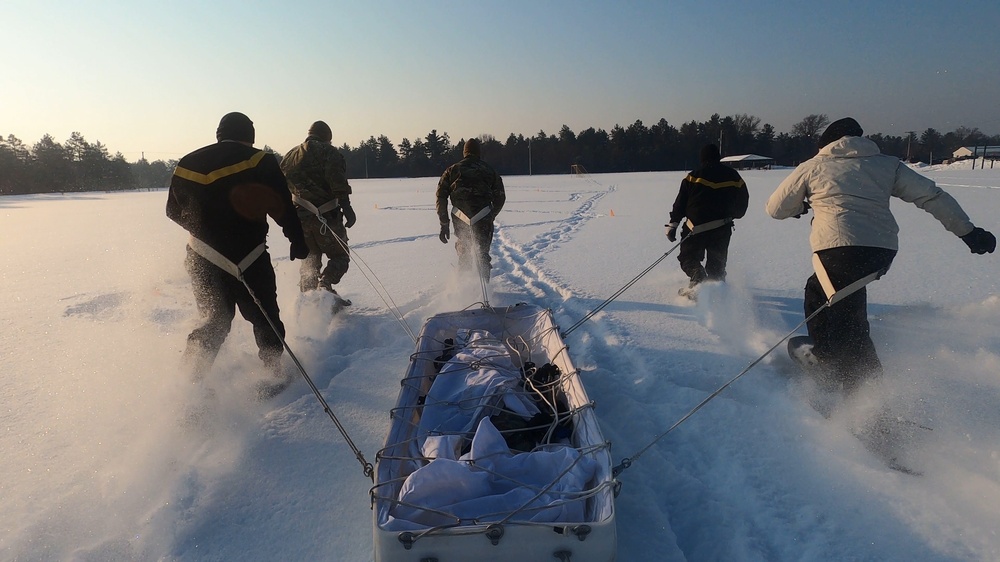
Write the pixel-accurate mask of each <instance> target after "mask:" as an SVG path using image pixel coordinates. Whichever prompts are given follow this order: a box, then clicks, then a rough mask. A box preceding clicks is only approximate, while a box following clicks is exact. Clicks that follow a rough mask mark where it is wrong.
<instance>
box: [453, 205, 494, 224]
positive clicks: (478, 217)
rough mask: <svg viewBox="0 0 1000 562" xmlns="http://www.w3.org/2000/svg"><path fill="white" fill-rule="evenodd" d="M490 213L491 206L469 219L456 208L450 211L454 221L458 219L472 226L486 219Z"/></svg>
mask: <svg viewBox="0 0 1000 562" xmlns="http://www.w3.org/2000/svg"><path fill="white" fill-rule="evenodd" d="M492 211H493V206H492V205H487V206H485V207H483V208H482V210H480V211H479V212H478V213H476V215H475V216H474V217H472V218H471V219H470V218H469V216H468V215H466V214H465V213H463V212H462V210H461V209H459V208H458V207H453V208H452V210H451V214H453V215H455V218H456V219H460V220H461V221H462V222H464V223H465V224H467V225H469V226H472V225H474V224H476V223H477V222H479V221H481V220H483V219H484V218H486V216H488V215H489V214H490V213H491V212H492Z"/></svg>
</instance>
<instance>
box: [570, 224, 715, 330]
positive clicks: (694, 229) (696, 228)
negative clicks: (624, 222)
mask: <svg viewBox="0 0 1000 562" xmlns="http://www.w3.org/2000/svg"><path fill="white" fill-rule="evenodd" d="M732 223H733V221H732V219H719V220H715V221H709V222H706V223H703V224H699V225H695V224H694V223H693V222H691V220H690V219H688V221H687V224H688V228H690V229H691V232H689V233H688V234H687V236H694V235H695V234H701V233H702V232H707V231H709V230H715V229H716V228H720V227H723V226H726V225H730V224H732ZM684 238H686V236H682V237H681V239H680V240H678V241H677V243H676V244H674V245H673V247H671V248H670V249H669V250H667V251H666V252H664V254H663V255H662V256H660V257H659V258H657V259H656V261H654V262H653V263H652V265H650V266H649V267H647V268H646V269H644V270H642V273H640V274H639V275H636V276H635V277H634V278H633V279H632V280H631V281H629V282H628V283H626V284H625V286H624V287H622V288H621V289H618V290H617V291H615V293H614V294H613V295H611V296H610V297H608V298H607V299H605V300H604V302H602V303H601V304H599V305H597V307H596V308H594V310H591V311H590V312H588V313H587V315H586V316H584V317H583V318H581V319H580V320H578V321H577V322H576V324H573V325H572V326H570V327H569V328H567V329H566V331H565V332H562V333H561V334H560V335H561V336H562V337H563V338H565V337H566V336H568V335H570V334H571V333H573V331H574V330H576V329H577V328H579V327H580V325H582V324H583V323H584V322H586V321H587V320H590V319H591V318H592V317H593V316H594V315H595V314H597V313H598V312H600V311H601V310H604V307H606V306H608V305H609V304H611V301H613V300H615V299H617V298H618V297H620V296H621V295H622V293H624V292H625V291H627V290H628V289H629V288H630V287H631V286H632V285H635V284H636V283H637V282H638V281H639V279H642V278H643V276H645V275H646V274H647V273H649V272H650V271H652V270H653V268H654V267H656V266H657V265H659V263H660V262H661V261H663V260H664V258H666V257H667V256H669V255H670V254H671V253H672V252H673V251H674V250H676V249H677V248H678V247H680V245H681V242H683V241H684Z"/></svg>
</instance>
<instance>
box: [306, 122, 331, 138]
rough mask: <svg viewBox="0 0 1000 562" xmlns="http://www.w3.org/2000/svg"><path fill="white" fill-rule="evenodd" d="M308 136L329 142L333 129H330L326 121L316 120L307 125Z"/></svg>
mask: <svg viewBox="0 0 1000 562" xmlns="http://www.w3.org/2000/svg"><path fill="white" fill-rule="evenodd" d="M309 136H310V137H316V138H318V139H319V140H321V141H323V142H330V141H332V140H333V131H331V130H330V126H329V125H327V124H326V123H324V122H322V121H317V122H315V123H313V124H312V125H309Z"/></svg>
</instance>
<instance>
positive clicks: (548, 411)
mask: <svg viewBox="0 0 1000 562" xmlns="http://www.w3.org/2000/svg"><path fill="white" fill-rule="evenodd" d="M473 317H474V318H478V317H479V315H478V314H474V315H473ZM499 318H500V320H501V325H500V326H496V325H495V324H489V329H488V330H489V331H486V330H487V329H486V328H483V330H484V331H486V335H487V336H488V337H484V338H481V339H480V338H472V339H468V340H467V341H465V339H464V338H461V339H460V338H458V337H455V338H452V337H450V332H448V331H447V330H444V329H439V328H437V327H435V328H434V329H431V330H429V331H428V330H427V328H426V327H425V332H423V333H422V334H421V336H420V338H419V339H420V341H419V343H418V349H417V351H416V352H415V353H413V354H412V355H411V356H410V363H411V368H410V370H408V372H407V374H406V376H404V378H403V379H402V380H401V381H400V384H401V386H402V390H401V396H404V395H407V396H410V399H406V400H403V399H401V400H400V402H399V404H398V405H397V407H395V408H392V409H391V410H390V415H391V418H392V420H393V428H394V429H393V430H391V431H390V434H389V439H387V443H386V446H385V448H383V449H382V450H380V451H379V452H378V454H377V458H378V461H379V474H380V477H382V478H383V480H381V481H379V482H378V484H376V485H375V486H373V487H372V488H371V490H370V494H371V497H372V502H373V507H376V506H377V507H376V509H379V510H385V511H384V512H383V511H379V513H380V515H379V516H378V517H382V516H383V514H384V516H385V517H386V518H387V520H389V518H399V519H400V520H404V521H414V522H417V521H419V527H421V528H419V529H406V528H405V527H403V528H399V530H400V531H401V532H399V533H397V534H396V538H397V539H398V541H399V542H400V543H402V548H403V549H406V550H410V549H412V548H413V545H414V544H416V543H417V542H420V541H421V540H423V539H424V538H427V537H432V536H435V535H437V536H447V535H450V534H453V533H454V532H455V530H456V529H460V530H459V531H458V532H459V533H460V534H463V535H472V534H477V535H481V536H483V537H485V538H486V539H488V540H489V541H490V542H492V543H493V544H494V545H497V544H499V543H500V542H501V541H502V540H504V535H505V531H506V530H508V529H509V528H510V525H515V526H522V525H527V526H532V525H541V526H543V527H549V526H550V525H552V522H551V520H550V519H548V518H543V519H540V520H538V521H535V519H534V518H535V517H536V516H537V515H538V514H542V513H545V512H547V511H555V512H560V513H561V512H562V511H563V510H566V509H568V508H569V507H571V506H574V505H575V506H583V505H589V503H588V502H589V500H590V498H594V497H601V498H610V496H611V493H612V492H611V491H612V490H613V488H614V483H613V482H612V481H610V468H611V467H610V462H609V461H610V459H608V458H607V457H608V455H609V454H610V443H609V442H607V441H605V440H603V439H599V440H596V441H597V442H579V441H584V437H581V436H579V435H577V432H580V433H586V432H587V431H588V429H587V428H588V426H587V424H586V422H585V420H584V419H583V418H587V417H588V415H590V416H592V411H593V408H594V403H593V402H592V401H587V400H583V401H577V402H574V401H572V400H571V399H570V398H569V395H568V393H570V392H572V391H573V386H572V385H573V381H574V380H575V377H576V376H578V370H577V369H576V368H575V367H573V366H572V363H571V362H569V361H568V360H565V361H559V362H558V363H557V362H556V359H557V358H558V357H560V356H561V355H563V354H565V353H567V350H568V347H567V346H565V345H562V346H558V345H556V346H552V345H543V344H544V343H545V342H546V341H547V340H550V339H554V338H555V336H556V335H557V334H558V328H557V327H556V326H555V325H554V324H552V323H551V319H550V317H548V316H546V317H545V318H548V319H549V322H548V323H546V324H544V325H542V326H539V325H538V324H537V323H538V322H539V321H540V320H542V317H541V316H539V317H538V318H537V319H535V320H531V321H529V322H528V324H527V325H526V326H525V325H524V324H517V326H519V328H518V329H516V330H515V329H511V327H510V326H509V325H508V321H507V319H506V317H505V316H504V315H500V316H499ZM516 320H518V322H522V323H523V322H524V319H522V318H518V319H516ZM491 321H492V320H491ZM472 323H474V324H476V325H482V324H483V323H482V322H474V321H473V322H470V324H472ZM449 329H450V328H449ZM549 343H551V342H549ZM536 353H537V355H536ZM563 359H566V358H565V357H563ZM535 361H538V363H539V364H542V363H543V362H544V365H539V366H536V365H535ZM560 366H562V368H560ZM566 367H569V368H566ZM484 371H498V372H499V371H508V372H509V373H508V374H510V375H511V378H510V379H509V380H508V382H504V383H503V384H496V385H493V386H491V387H490V388H491V389H496V390H502V391H501V392H495V391H490V392H486V393H485V394H483V393H475V395H472V394H469V393H466V392H463V393H449V392H434V391H433V390H432V389H433V387H434V385H435V384H436V383H440V382H441V381H442V380H445V379H447V378H450V377H458V378H460V379H464V378H466V377H468V376H474V375H475V374H477V373H482V372H484ZM517 371H520V372H519V373H517ZM529 381H530V383H529ZM501 387H502V388H501ZM514 396H519V397H521V398H523V399H524V400H517V401H515V400H509V399H508V398H509V397H514ZM529 400H530V401H532V402H533V403H534V404H535V405H537V406H538V409H539V411H538V412H537V413H536V414H535V415H532V416H531V417H530V418H528V417H526V416H525V412H524V411H523V410H521V407H520V406H518V405H517V404H516V403H515V402H521V403H524V402H527V401H529ZM432 410H433V411H432ZM442 411H446V412H449V415H450V414H451V413H455V412H468V415H467V416H466V415H464V414H463V415H461V416H459V418H456V419H453V418H447V421H441V420H443V419H445V418H441V417H440V416H439V415H438V414H440V413H441V412H442ZM529 414H530V412H529ZM428 416H430V418H428ZM487 419H488V420H489V423H488V424H487V425H486V427H488V428H489V429H490V430H491V431H493V432H496V433H497V435H496V436H495V437H492V438H493V439H496V438H497V437H499V436H502V438H503V440H504V441H505V442H506V444H505V445H502V446H501V447H500V449H495V448H483V449H478V446H476V445H473V444H472V443H473V441H472V440H473V439H474V435H477V434H474V433H472V430H471V429H470V428H475V427H478V426H479V425H480V422H481V421H483V422H484V421H485V420H487ZM425 421H428V423H427V424H426V425H424V422H425ZM568 422H571V423H568ZM557 426H558V428H557ZM595 429H596V427H595ZM427 437H433V438H434V439H439V438H444V439H442V441H441V443H440V444H434V445H431V447H433V448H432V449H428V448H425V447H426V446H427V443H425V442H424V439H425V438H427ZM454 437H460V438H462V439H463V440H464V441H465V443H464V444H462V445H460V444H459V443H458V442H457V441H456V442H451V438H454ZM578 440H579V441H578ZM445 448H447V449H448V452H447V453H445V454H443V455H442V452H443V451H444V450H445ZM550 448H554V449H553V451H554V450H560V451H564V452H565V453H566V454H565V458H562V457H560V458H559V459H558V461H552V462H558V463H559V464H552V465H550V464H546V466H547V467H550V468H551V470H550V471H546V472H545V476H544V477H542V478H540V477H531V475H529V474H528V473H526V472H523V469H522V470H514V471H512V470H511V467H510V465H508V464H506V463H498V462H497V460H496V457H497V456H500V457H504V458H506V457H511V458H513V457H515V456H516V455H517V454H536V455H541V454H544V453H545V452H546V451H547V450H549V449H550ZM501 449H502V451H501ZM470 453H476V456H472V455H471V454H470ZM459 455H461V456H459ZM442 457H443V458H444V459H451V460H452V461H456V460H459V461H460V463H461V464H463V465H466V464H467V465H468V469H469V471H470V473H472V474H475V475H476V477H477V479H479V478H480V477H481V478H482V479H484V480H486V481H488V482H490V483H491V484H490V486H491V487H490V494H495V495H498V496H499V495H501V494H502V495H503V496H504V497H510V498H511V501H507V502H500V503H496V502H489V503H487V504H484V506H485V507H484V508H482V509H480V510H472V511H469V510H468V509H466V508H464V507H460V506H464V505H465V503H464V500H465V499H468V498H465V497H464V496H462V495H461V494H459V495H458V496H457V497H455V498H451V500H449V501H442V502H434V501H430V502H427V501H425V500H426V498H424V497H422V496H421V495H419V494H417V495H408V494H404V493H403V491H404V490H405V487H404V483H405V482H408V481H409V479H410V478H417V476H418V474H420V473H419V472H418V471H421V470H425V471H426V470H432V471H433V468H435V467H438V468H440V462H437V463H436V462H435V461H441V460H442ZM599 459H605V461H604V463H601V464H602V466H603V469H602V468H601V467H598V466H597V465H596V464H594V463H595V462H597V463H600V460H599ZM535 462H539V461H535ZM562 463H565V464H562ZM445 466H448V463H445ZM522 466H524V465H522ZM585 466H586V467H590V468H587V469H584V468H583V467H585ZM585 470H597V471H598V474H600V475H603V478H596V479H595V478H594V477H593V476H588V477H587V478H583V479H581V478H580V476H574V477H572V478H571V475H572V474H574V473H576V474H581V471H585ZM446 473H447V474H448V475H449V476H454V473H452V472H451V470H450V469H449V471H447V472H446ZM386 477H388V478H386ZM421 481H422V480H420V479H415V480H413V481H412V482H411V483H410V489H411V490H416V489H418V488H419V484H418V482H421ZM458 482H461V479H459V480H458ZM447 485H450V483H448V484H447ZM455 485H456V486H457V484H455ZM511 490H518V491H519V493H518V494H517V495H516V496H509V495H508V492H509V491H511ZM513 498H516V501H513ZM458 500H462V501H459V503H454V502H455V501H458ZM567 520H568V521H579V519H577V518H573V519H567ZM559 521H562V519H560V520H559ZM553 530H555V531H556V532H558V533H560V534H572V535H575V536H577V538H578V539H579V540H581V541H583V540H584V539H585V538H586V536H587V535H588V534H589V533H590V532H591V527H590V526H589V525H586V524H575V523H574V524H566V525H562V524H559V525H557V526H555V527H554V528H553ZM566 552H567V553H568V551H566ZM567 555H568V554H567ZM567 559H568V558H567Z"/></svg>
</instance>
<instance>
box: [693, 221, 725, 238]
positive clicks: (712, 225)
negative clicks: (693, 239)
mask: <svg viewBox="0 0 1000 562" xmlns="http://www.w3.org/2000/svg"><path fill="white" fill-rule="evenodd" d="M686 222H687V227H688V228H690V229H691V234H688V236H691V235H693V234H698V233H700V232H705V231H708V230H715V229H716V228H719V227H721V226H726V225H727V224H732V222H733V219H719V220H715V221H708V222H704V223H701V224H699V225H695V224H694V223H693V222H691V219H688V220H687V221H686Z"/></svg>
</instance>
